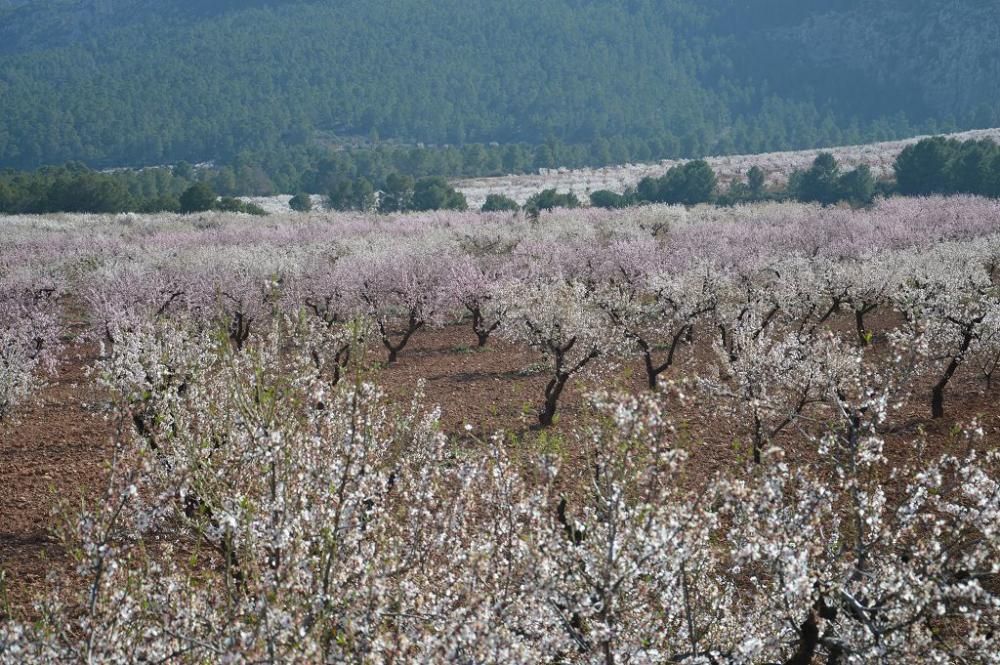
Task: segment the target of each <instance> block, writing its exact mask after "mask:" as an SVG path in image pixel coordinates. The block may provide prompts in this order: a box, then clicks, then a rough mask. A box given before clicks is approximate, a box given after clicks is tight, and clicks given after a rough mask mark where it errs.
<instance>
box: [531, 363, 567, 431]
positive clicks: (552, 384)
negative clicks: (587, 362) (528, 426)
mask: <svg viewBox="0 0 1000 665" xmlns="http://www.w3.org/2000/svg"><path fill="white" fill-rule="evenodd" d="M568 380H569V374H559V375H557V376H556V377H555V378H553V379H552V380H551V381H549V384H548V385H547V386H545V403H544V404H543V405H542V409H541V411H539V412H538V425H537V429H544V428H546V427H551V426H552V422H553V420H554V419H555V415H556V407H557V406H558V404H559V396H560V395H561V394H562V391H563V388H565V387H566V382H567V381H568Z"/></svg>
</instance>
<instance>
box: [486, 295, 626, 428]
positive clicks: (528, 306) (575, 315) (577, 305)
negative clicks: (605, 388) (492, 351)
mask: <svg viewBox="0 0 1000 665" xmlns="http://www.w3.org/2000/svg"><path fill="white" fill-rule="evenodd" d="M500 301H501V302H502V303H503V304H504V308H505V309H506V311H507V316H506V319H505V322H504V325H503V327H502V328H501V329H500V334H501V335H503V336H504V337H506V338H508V339H510V340H512V341H516V342H522V343H524V344H527V345H528V346H529V347H531V348H532V349H534V350H536V351H538V352H539V353H542V354H543V355H544V356H545V357H546V359H547V361H548V363H549V371H550V373H549V377H550V378H549V382H548V383H547V384H546V386H545V399H544V402H543V404H542V407H541V408H540V409H539V411H538V427H542V428H544V427H549V426H550V425H552V423H553V422H554V418H555V415H556V409H557V407H558V405H559V397H560V396H561V395H562V392H563V390H564V389H565V388H566V384H567V383H568V382H569V380H570V379H571V378H573V377H574V376H577V375H579V374H580V373H581V372H583V371H584V370H590V369H592V368H593V367H595V366H600V365H601V364H602V363H603V364H608V363H612V362H613V361H614V358H615V356H616V355H617V354H618V353H619V351H620V346H621V339H620V338H619V337H618V336H617V335H615V333H614V331H613V330H612V329H611V328H610V327H609V326H608V325H607V321H606V319H605V318H604V316H603V315H602V313H601V311H600V309H599V308H598V307H597V306H596V304H595V303H594V302H593V300H592V298H591V296H590V294H589V292H588V289H587V286H586V285H585V284H583V283H581V282H576V281H565V280H560V279H551V278H539V279H535V280H530V281H525V280H517V281H511V282H510V283H508V284H506V285H504V288H503V291H502V292H501V294H500Z"/></svg>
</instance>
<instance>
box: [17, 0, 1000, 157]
mask: <svg viewBox="0 0 1000 665" xmlns="http://www.w3.org/2000/svg"><path fill="white" fill-rule="evenodd" d="M0 110H2V113H0V166H10V167H17V168H33V167H36V166H38V165H41V164H49V163H59V162H64V161H66V160H81V161H84V162H86V163H87V164H89V165H91V166H98V167H101V166H117V165H144V164H156V163H164V162H176V161H178V160H188V161H200V160H208V159H216V160H222V161H229V160H233V159H234V158H236V157H237V156H238V155H240V154H241V153H244V154H253V155H255V156H256V158H258V159H267V158H273V156H274V155H287V154H288V153H289V152H293V153H294V152H295V151H303V150H307V149H316V147H317V146H322V145H328V144H339V143H341V142H345V141H351V142H353V143H355V144H356V143H357V142H358V141H362V142H365V143H367V142H368V141H370V140H372V139H377V140H379V141H386V140H392V141H397V142H400V143H417V142H423V143H428V144H466V143H489V142H499V143H503V144H508V143H518V144H526V145H528V146H538V145H542V144H545V143H546V142H548V143H549V144H550V145H551V144H558V143H563V144H574V145H587V146H588V155H589V156H588V160H589V161H590V162H593V163H612V162H623V161H628V160H639V159H646V160H648V159H655V158H663V157H677V156H698V155H703V154H717V153H729V152H759V151H765V150H777V149H789V148H797V147H813V146H818V145H829V144H847V143H856V142H860V141H867V140H879V139H888V138H895V137H901V136H907V135H912V134H914V133H918V132H935V131H947V130H952V129H960V128H970V127H977V126H992V125H997V124H1000V7H998V6H997V4H996V3H993V2H989V1H987V0H956V1H954V2H948V3H942V2H932V1H931V0H880V1H878V2H876V1H875V0H835V1H832V2H831V1H830V0H822V1H821V0H796V1H794V2H793V1H791V0H758V1H755V2H747V1H745V0H743V1H738V0H700V1H697V2H696V1H695V0H628V1H626V2H621V1H612V0H542V1H539V0H508V1H505V2H503V3H497V2H491V1H489V0H437V1H436V2H430V1H429V0H391V1H386V2H370V1H368V0H339V1H336V2H319V1H313V2H302V1H293V0H270V1H269V0H255V1H253V2H236V1H235V0H210V1H206V2H194V1H193V0H171V1H162V2H153V1H152V0H82V1H69V0H59V1H53V2H46V3H35V2H23V1H21V0H0ZM543 157H544V156H543ZM279 159H280V158H279ZM540 161H541V162H544V161H545V159H544V158H543V159H541V160H540ZM540 161H539V159H537V156H536V159H535V160H534V164H535V165H538V164H540ZM540 165H546V164H540ZM548 165H550V166H557V165H560V164H555V163H553V164H548Z"/></svg>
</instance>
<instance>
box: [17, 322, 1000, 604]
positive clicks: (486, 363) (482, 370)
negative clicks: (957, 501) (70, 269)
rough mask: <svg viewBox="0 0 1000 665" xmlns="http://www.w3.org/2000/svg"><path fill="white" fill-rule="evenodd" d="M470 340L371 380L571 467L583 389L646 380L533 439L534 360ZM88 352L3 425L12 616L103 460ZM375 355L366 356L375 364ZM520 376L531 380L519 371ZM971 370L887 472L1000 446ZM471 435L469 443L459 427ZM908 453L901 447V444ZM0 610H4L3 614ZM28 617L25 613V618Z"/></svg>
mask: <svg viewBox="0 0 1000 665" xmlns="http://www.w3.org/2000/svg"><path fill="white" fill-rule="evenodd" d="M475 343H476V339H475V336H474V335H473V334H472V331H471V329H470V328H469V327H468V326H465V325H462V326H449V327H446V328H444V329H432V330H422V331H420V332H418V333H417V334H416V335H415V336H414V337H413V339H412V340H411V342H410V344H409V346H407V348H406V349H404V350H403V351H402V353H401V354H400V356H399V361H398V363H396V364H394V365H392V366H389V367H386V368H384V369H381V370H378V371H377V372H376V374H375V377H376V379H377V380H378V381H379V383H380V384H382V385H383V386H384V387H385V388H386V389H387V390H388V392H389V394H390V395H391V396H392V397H393V398H394V399H396V400H397V401H399V402H409V401H410V400H411V399H412V398H413V395H414V391H415V389H416V387H417V385H418V383H419V382H420V381H421V380H422V381H423V382H424V392H425V397H424V399H423V404H424V405H426V406H427V407H432V406H437V405H439V406H440V407H441V411H442V421H443V426H444V428H445V429H446V431H448V432H450V433H452V434H454V435H455V436H456V437H458V438H459V440H461V441H463V442H464V443H465V444H466V445H468V446H469V447H470V449H472V448H474V447H475V446H476V445H481V442H482V441H485V440H488V438H489V437H490V436H491V435H492V434H493V433H494V432H496V431H498V430H504V431H505V432H506V433H507V436H508V441H517V442H521V444H526V445H527V446H529V447H530V446H535V447H544V448H545V449H546V450H547V451H548V452H552V453H554V454H557V455H559V456H561V457H562V458H563V459H564V460H566V461H568V462H569V463H570V464H572V462H573V460H574V457H575V450H574V441H575V439H574V437H573V436H572V435H570V434H569V431H570V429H571V427H572V426H573V425H574V424H577V423H579V422H581V421H586V420H587V419H588V417H587V416H588V413H587V412H588V409H589V407H588V406H587V401H586V399H585V398H584V395H585V393H586V392H587V391H589V390H591V389H593V388H596V387H602V388H605V389H608V390H622V391H629V392H639V391H642V390H644V389H645V376H644V374H643V371H642V368H641V366H640V365H639V363H635V364H634V365H633V366H630V367H625V368H623V369H619V370H617V371H615V372H613V373H606V374H603V375H600V376H598V377H596V378H592V379H586V380H582V381H575V382H573V381H571V383H570V385H569V386H568V387H567V390H566V392H565V393H564V395H563V399H562V400H561V402H560V406H559V414H560V419H559V422H558V423H557V425H556V426H555V427H554V428H553V431H552V432H549V433H546V434H544V435H543V436H541V437H540V436H539V434H538V433H536V432H532V431H530V429H529V427H530V426H531V425H532V424H533V423H534V422H535V414H536V411H537V408H538V406H539V404H540V402H541V397H542V393H543V390H544V386H545V384H546V382H547V381H548V377H547V375H546V373H545V369H544V365H542V364H540V363H541V360H542V359H541V358H540V357H539V356H537V355H535V354H534V353H532V352H530V351H527V350H525V349H523V348H520V347H515V346H512V345H510V344H508V343H505V342H503V341H501V340H496V339H491V340H490V341H489V344H488V346H487V347H486V348H484V349H476V348H475ZM95 353H96V349H94V348H93V347H90V346H72V347H70V349H69V351H68V352H67V353H66V355H65V359H64V361H63V362H62V363H61V365H60V366H59V369H58V373H57V375H56V376H55V377H54V378H53V379H52V381H51V383H50V385H49V386H48V387H46V388H45V389H44V390H42V391H40V393H39V394H38V399H37V400H36V401H35V403H32V404H28V405H26V406H24V407H23V408H22V409H21V410H20V411H19V412H18V413H17V414H16V421H14V422H8V423H6V424H0V570H5V571H6V574H7V579H8V581H7V589H8V596H9V600H10V605H11V607H13V608H14V610H15V612H18V613H24V612H25V611H26V610H27V608H28V606H29V599H30V598H31V597H32V596H33V595H34V594H37V593H38V592H40V591H41V590H43V589H44V588H45V577H46V574H47V573H49V572H53V571H56V572H58V571H59V570H64V569H65V568H64V567H65V566H68V565H70V562H69V561H68V557H67V556H66V554H65V552H64V551H63V550H62V549H61V548H60V546H59V544H58V542H57V541H56V540H55V539H54V537H53V526H54V524H55V517H54V515H53V511H54V510H55V508H56V507H57V505H58V504H59V502H60V500H72V499H74V498H76V497H79V496H81V495H84V494H92V493H93V492H95V491H97V490H98V489H99V488H100V485H101V481H102V478H103V477H104V473H105V467H106V464H107V463H108V461H109V458H110V451H111V441H112V437H113V424H112V423H111V422H110V421H109V420H105V417H104V413H103V409H104V408H105V405H106V400H105V399H103V398H102V396H101V395H99V394H97V392H96V390H95V387H94V383H93V380H92V379H91V378H89V377H87V376H86V374H85V370H86V367H87V366H89V365H90V364H92V362H93V360H94V359H95ZM379 356H380V350H379V349H374V350H373V351H372V356H371V359H372V360H378V359H379ZM709 358H710V350H709V349H708V348H707V345H705V344H700V343H699V344H695V345H694V347H693V348H687V349H684V350H683V352H682V353H681V356H680V358H679V359H678V365H677V366H676V367H674V368H672V369H671V370H668V372H667V374H666V375H665V378H670V379H674V380H681V379H682V378H683V377H684V376H685V375H686V374H689V373H690V372H691V371H692V370H693V368H695V367H697V366H704V364H705V363H707V362H708V361H709ZM526 370H527V371H526ZM969 373H970V372H968V371H967V372H966V373H965V374H963V373H961V372H960V373H959V375H957V376H956V378H955V379H954V381H953V383H952V385H950V386H949V388H948V393H947V399H946V412H947V415H946V417H945V418H944V419H943V420H940V421H931V420H930V417H929V415H930V413H929V411H930V408H929V403H928V396H929V388H928V387H927V386H923V385H920V386H917V387H916V388H915V389H914V393H915V398H914V400H912V401H911V403H909V404H908V405H907V406H906V407H905V408H904V410H903V412H902V413H901V414H900V415H899V417H897V418H896V421H895V423H894V425H895V426H896V428H897V430H898V431H896V432H891V433H890V434H889V435H888V436H887V451H886V454H887V455H888V456H889V457H890V459H892V460H893V461H894V462H895V461H897V460H898V461H899V462H900V463H902V462H905V461H907V460H912V459H913V457H914V455H915V454H922V455H923V456H927V455H929V454H931V453H939V452H941V451H942V450H953V451H959V450H961V449H962V447H963V446H964V443H963V442H962V441H961V439H960V438H957V437H955V436H954V429H955V426H956V424H958V423H967V422H968V421H969V420H970V419H971V418H972V417H974V416H979V417H980V418H981V422H982V424H983V426H984V428H985V429H986V430H987V433H988V436H989V439H990V440H991V441H994V442H995V441H997V440H1000V436H998V433H1000V409H998V408H997V406H998V405H997V396H998V394H1000V391H998V390H997V389H994V391H993V392H991V393H989V394H987V393H985V392H984V391H983V390H982V384H981V383H980V382H978V381H976V380H974V377H972V376H969ZM687 392H690V393H691V398H690V399H688V400H686V401H680V400H678V399H677V398H676V396H669V397H667V398H666V399H667V400H668V404H669V410H670V413H671V417H672V419H673V420H674V422H675V424H676V425H677V428H678V432H679V435H678V436H679V439H680V440H681V441H682V443H683V444H684V445H687V447H688V448H689V449H690V451H691V453H692V456H693V460H694V463H695V466H694V467H693V468H695V469H697V471H698V475H700V476H703V477H707V476H708V475H710V474H711V473H712V472H714V471H716V470H719V469H721V468H723V467H726V466H728V465H732V464H734V463H739V464H742V463H744V460H745V453H740V452H739V451H738V446H737V445H734V444H736V443H737V442H739V441H740V440H741V438H742V433H741V432H740V431H739V430H738V429H737V428H736V427H735V426H733V425H732V424H731V422H732V421H731V420H730V419H727V418H725V417H723V416H722V415H720V414H721V411H720V406H719V405H717V404H712V403H708V402H707V401H706V400H703V399H697V398H696V397H695V396H694V391H693V390H689V391H687ZM466 424H469V425H472V428H473V429H472V433H471V434H469V433H467V432H466V430H465V425H466ZM918 432H925V433H926V439H927V442H928V448H927V450H926V451H924V452H923V453H915V450H914V448H913V447H912V445H911V444H910V443H909V442H910V441H912V440H913V438H914V436H915V434H917V433H918ZM796 440H798V441H801V436H800V435H799V434H798V433H797V432H796V431H795V430H793V429H791V428H790V429H789V431H787V432H786V433H784V434H782V435H781V437H780V442H782V443H785V444H794V442H795V441H796ZM904 443H905V445H904ZM786 448H787V449H788V450H789V451H790V453H789V454H790V456H791V457H792V458H793V459H794V458H796V457H798V456H800V455H808V454H809V453H808V451H807V450H805V449H804V447H803V446H795V445H786ZM2 612H3V606H2V604H0V616H2ZM29 614H30V613H29Z"/></svg>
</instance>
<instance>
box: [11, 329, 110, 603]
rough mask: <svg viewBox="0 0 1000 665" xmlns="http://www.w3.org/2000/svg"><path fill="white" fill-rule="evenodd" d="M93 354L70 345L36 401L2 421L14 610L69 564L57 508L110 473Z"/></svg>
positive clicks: (90, 349)
mask: <svg viewBox="0 0 1000 665" xmlns="http://www.w3.org/2000/svg"><path fill="white" fill-rule="evenodd" d="M95 351H96V349H94V348H93V347H91V346H73V347H70V349H69V350H68V351H67V352H66V354H65V356H64V359H63V361H62V362H61V364H60V365H59V367H58V370H57V373H56V376H54V377H53V378H52V379H51V380H50V382H49V385H48V386H47V387H45V388H44V389H43V390H41V391H40V392H39V394H38V395H37V399H35V400H33V402H30V403H28V404H26V405H24V406H23V407H22V408H21V409H19V410H18V411H17V412H16V413H15V414H14V418H13V420H11V421H9V422H5V423H2V424H0V570H3V571H6V575H7V594H8V599H9V601H10V604H11V606H12V607H14V608H22V609H23V608H25V606H26V605H27V604H28V603H27V601H28V599H29V598H31V597H32V595H33V594H36V593H37V592H39V591H41V590H42V589H43V588H44V586H45V577H46V574H47V573H49V572H51V571H56V570H60V569H62V568H63V567H65V566H68V565H71V563H72V562H71V561H70V560H69V557H68V556H67V555H66V553H65V552H64V551H63V549H62V547H61V546H60V544H59V542H58V541H57V539H56V538H55V536H54V533H53V527H54V526H55V524H56V523H57V521H58V517H57V516H56V514H55V512H56V510H57V508H58V507H59V506H60V505H66V504H71V503H72V502H73V501H75V500H77V499H78V498H80V497H82V496H85V495H89V494H90V493H92V492H93V491H94V490H95V489H96V488H98V487H100V484H101V481H102V479H103V478H104V477H105V475H104V474H105V468H106V465H107V463H108V461H109V457H110V451H111V431H110V430H111V426H110V425H109V423H108V422H107V421H106V420H105V419H104V414H103V413H102V409H103V406H104V405H103V402H102V400H101V396H100V395H98V394H97V391H96V389H95V387H94V382H93V379H92V378H90V377H88V376H87V375H86V368H87V367H88V366H89V365H90V364H91V363H92V362H93V360H94V354H95ZM2 613H3V608H2V607H0V615H2Z"/></svg>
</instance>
